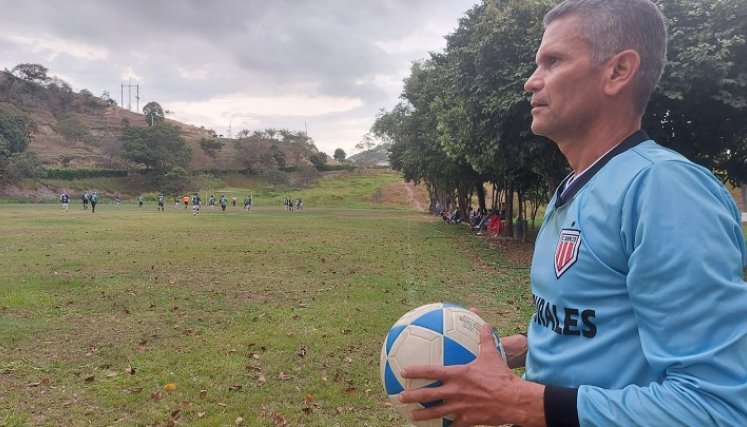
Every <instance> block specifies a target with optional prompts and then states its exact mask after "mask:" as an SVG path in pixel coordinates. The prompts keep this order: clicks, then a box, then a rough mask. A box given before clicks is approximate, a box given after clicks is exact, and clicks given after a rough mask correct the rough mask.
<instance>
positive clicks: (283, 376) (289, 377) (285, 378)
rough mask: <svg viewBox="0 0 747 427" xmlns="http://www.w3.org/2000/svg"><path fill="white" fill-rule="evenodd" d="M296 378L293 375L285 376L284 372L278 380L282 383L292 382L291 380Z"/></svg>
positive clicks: (279, 375)
mask: <svg viewBox="0 0 747 427" xmlns="http://www.w3.org/2000/svg"><path fill="white" fill-rule="evenodd" d="M294 378H295V377H294V376H293V375H289V374H284V373H282V372H281V373H279V374H278V380H280V381H290V380H292V379H294Z"/></svg>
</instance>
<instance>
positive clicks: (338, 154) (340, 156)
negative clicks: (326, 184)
mask: <svg viewBox="0 0 747 427" xmlns="http://www.w3.org/2000/svg"><path fill="white" fill-rule="evenodd" d="M346 156H347V154H345V150H343V149H342V148H338V149H336V150H335V154H334V156H332V157H334V159H335V160H337V161H338V162H340V163H342V162H344V161H345V157H346Z"/></svg>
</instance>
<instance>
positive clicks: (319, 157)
mask: <svg viewBox="0 0 747 427" xmlns="http://www.w3.org/2000/svg"><path fill="white" fill-rule="evenodd" d="M309 160H310V161H311V164H312V165H314V167H315V168H316V169H317V170H323V169H324V166H325V165H326V164H327V154H325V153H322V152H321V151H320V152H318V153H314V154H312V155H310V156H309Z"/></svg>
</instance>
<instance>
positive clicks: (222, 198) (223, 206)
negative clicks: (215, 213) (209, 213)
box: [220, 195, 228, 213]
mask: <svg viewBox="0 0 747 427" xmlns="http://www.w3.org/2000/svg"><path fill="white" fill-rule="evenodd" d="M226 206H228V199H227V198H226V196H225V195H223V196H220V210H221V211H223V213H226Z"/></svg>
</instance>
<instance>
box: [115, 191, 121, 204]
mask: <svg viewBox="0 0 747 427" xmlns="http://www.w3.org/2000/svg"><path fill="white" fill-rule="evenodd" d="M121 201H122V198H121V197H119V193H117V195H116V196H114V206H115V207H119V203H120V202H121Z"/></svg>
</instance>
